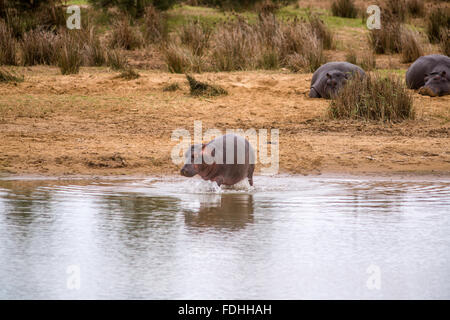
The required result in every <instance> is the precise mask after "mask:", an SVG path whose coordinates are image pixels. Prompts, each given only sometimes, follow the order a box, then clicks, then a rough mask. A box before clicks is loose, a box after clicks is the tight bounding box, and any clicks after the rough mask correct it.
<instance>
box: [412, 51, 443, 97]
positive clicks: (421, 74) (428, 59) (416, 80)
mask: <svg viewBox="0 0 450 320" xmlns="http://www.w3.org/2000/svg"><path fill="white" fill-rule="evenodd" d="M435 68H443V69H447V70H449V69H450V58H449V57H447V56H444V55H442V54H430V55H428V56H422V57H420V58H418V59H417V60H416V61H414V62H413V64H412V65H411V66H410V67H409V68H408V71H406V85H407V86H408V88H410V89H419V88H420V87H422V86H423V85H424V84H425V81H424V79H425V74H428V73H431V72H433V71H434V69H435Z"/></svg>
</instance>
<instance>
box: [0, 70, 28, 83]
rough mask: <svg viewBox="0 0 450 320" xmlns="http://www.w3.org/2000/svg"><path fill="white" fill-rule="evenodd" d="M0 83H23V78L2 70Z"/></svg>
mask: <svg viewBox="0 0 450 320" xmlns="http://www.w3.org/2000/svg"><path fill="white" fill-rule="evenodd" d="M0 82H23V76H17V75H15V74H14V73H11V72H9V71H8V70H6V69H4V68H0Z"/></svg>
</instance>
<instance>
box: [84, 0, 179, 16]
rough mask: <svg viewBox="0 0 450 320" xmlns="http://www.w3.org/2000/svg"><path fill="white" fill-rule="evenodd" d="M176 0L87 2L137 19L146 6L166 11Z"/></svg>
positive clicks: (103, 0)
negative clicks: (111, 8) (116, 10)
mask: <svg viewBox="0 0 450 320" xmlns="http://www.w3.org/2000/svg"><path fill="white" fill-rule="evenodd" d="M176 1H177V0H138V1H136V0H89V2H90V3H92V5H93V6H94V7H95V8H103V9H106V8H110V7H116V8H118V9H119V10H121V11H123V12H125V13H127V14H130V15H131V16H133V17H135V18H137V17H141V16H142V15H143V14H144V11H145V6H146V5H150V4H151V5H153V6H154V7H155V8H156V9H158V10H167V9H169V8H170V7H172V6H173V5H174V4H175V3H176Z"/></svg>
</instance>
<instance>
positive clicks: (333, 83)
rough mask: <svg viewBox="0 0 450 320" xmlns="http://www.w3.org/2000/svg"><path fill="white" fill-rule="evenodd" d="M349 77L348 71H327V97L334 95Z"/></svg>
mask: <svg viewBox="0 0 450 320" xmlns="http://www.w3.org/2000/svg"><path fill="white" fill-rule="evenodd" d="M348 78H349V74H348V73H344V72H341V71H333V72H328V73H327V82H326V84H325V93H326V95H327V96H328V97H332V96H335V95H336V94H337V93H338V92H339V90H340V89H341V88H342V87H343V86H344V85H345V83H346V82H347V80H348Z"/></svg>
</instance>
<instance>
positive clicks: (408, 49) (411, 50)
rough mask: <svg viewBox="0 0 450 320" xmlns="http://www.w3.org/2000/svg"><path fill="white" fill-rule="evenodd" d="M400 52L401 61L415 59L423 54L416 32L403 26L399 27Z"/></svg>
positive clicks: (405, 61) (406, 61)
mask: <svg viewBox="0 0 450 320" xmlns="http://www.w3.org/2000/svg"><path fill="white" fill-rule="evenodd" d="M401 52H402V62H403V63H408V62H413V61H416V59H417V58H419V57H420V56H423V49H422V46H421V45H420V41H419V39H418V34H417V32H415V31H413V30H410V29H407V28H405V27H403V28H402V29H401Z"/></svg>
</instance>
